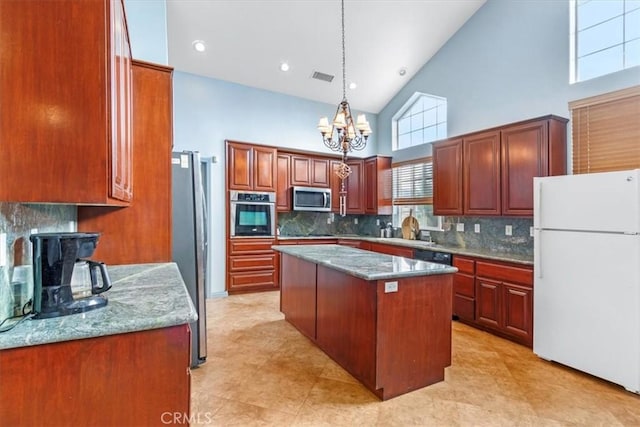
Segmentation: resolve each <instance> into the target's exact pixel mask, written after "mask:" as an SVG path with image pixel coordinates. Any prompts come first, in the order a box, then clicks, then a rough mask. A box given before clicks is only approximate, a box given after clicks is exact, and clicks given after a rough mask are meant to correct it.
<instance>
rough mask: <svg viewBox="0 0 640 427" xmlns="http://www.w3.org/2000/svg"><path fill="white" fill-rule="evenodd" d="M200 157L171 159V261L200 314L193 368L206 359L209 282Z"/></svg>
mask: <svg viewBox="0 0 640 427" xmlns="http://www.w3.org/2000/svg"><path fill="white" fill-rule="evenodd" d="M200 168H201V164H200V154H199V153H198V152H194V151H183V152H174V153H173V154H172V156H171V175H172V190H173V191H172V195H173V239H172V240H173V248H172V258H173V261H174V262H175V263H176V264H177V265H178V268H179V270H180V274H182V278H183V280H184V283H185V284H186V285H187V290H188V291H189V295H190V296H191V299H192V301H193V305H194V306H195V307H196V309H197V311H198V320H197V321H196V322H193V323H191V367H196V366H198V365H199V364H201V363H204V361H205V360H206V358H207V323H206V318H207V314H206V305H205V281H206V259H207V240H206V223H207V214H206V203H205V193H204V191H203V184H202V177H201V170H200Z"/></svg>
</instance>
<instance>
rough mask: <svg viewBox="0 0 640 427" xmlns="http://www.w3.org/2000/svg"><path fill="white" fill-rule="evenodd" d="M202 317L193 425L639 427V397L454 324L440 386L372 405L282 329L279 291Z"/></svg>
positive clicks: (217, 303) (222, 302)
mask: <svg viewBox="0 0 640 427" xmlns="http://www.w3.org/2000/svg"><path fill="white" fill-rule="evenodd" d="M207 310H208V312H207V328H208V358H207V362H206V363H205V364H203V365H202V366H201V367H199V368H197V369H194V370H193V371H192V385H191V388H192V397H191V400H192V414H191V416H192V424H191V425H194V426H195V425H216V426H230V425H239V426H536V427H538V426H592V425H593V426H640V396H637V395H634V394H632V393H629V392H627V391H625V390H624V389H623V388H621V387H618V386H615V385H612V384H610V383H607V382H605V381H602V380H599V379H597V378H594V377H591V376H589V375H586V374H582V373H579V372H577V371H574V370H571V369H569V368H565V367H562V366H560V365H557V364H554V363H550V362H546V361H543V360H541V359H539V358H538V357H536V356H535V355H534V354H533V353H532V351H531V350H530V349H527V348H525V347H523V346H520V345H518V344H514V343H511V342H509V341H506V340H503V339H500V338H497V337H494V336H492V335H490V334H487V333H485V332H482V331H478V330H476V329H474V328H470V327H468V326H466V325H463V324H460V323H458V322H454V323H453V357H452V359H453V361H452V365H451V366H450V367H449V368H447V370H446V374H445V381H444V382H441V383H438V384H434V385H432V386H429V387H426V388H423V389H420V390H417V391H414V392H411V393H408V394H405V395H402V396H399V397H396V398H394V399H391V400H388V401H386V402H381V401H379V400H378V399H377V398H376V397H375V396H374V395H373V394H372V393H370V392H369V391H368V390H367V389H365V388H364V386H362V385H360V383H358V382H357V381H356V380H355V379H354V378H353V377H351V376H350V375H349V374H348V373H346V372H345V371H344V370H343V369H342V368H341V367H340V366H338V365H337V364H336V363H335V362H333V361H332V360H331V359H330V358H329V357H328V356H326V355H325V354H324V353H323V352H322V351H321V350H319V349H318V348H317V347H315V346H314V345H313V344H312V343H311V342H310V341H309V340H307V339H306V338H305V337H303V336H302V335H301V334H300V333H299V332H298V331H297V330H296V329H295V328H294V327H293V326H291V325H290V324H288V323H287V322H286V321H285V320H284V318H283V315H282V313H280V312H279V293H278V292H266V293H256V294H248V295H234V296H230V297H228V298H221V299H213V300H209V301H207Z"/></svg>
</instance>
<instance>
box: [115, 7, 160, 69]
mask: <svg viewBox="0 0 640 427" xmlns="http://www.w3.org/2000/svg"><path fill="white" fill-rule="evenodd" d="M124 8H125V14H126V16H127V29H128V30H129V39H130V40H129V42H130V43H131V54H132V55H133V57H134V58H136V59H141V60H144V61H149V62H155V63H156V64H164V65H166V64H168V57H169V50H168V48H167V3H166V1H165V0H125V1H124Z"/></svg>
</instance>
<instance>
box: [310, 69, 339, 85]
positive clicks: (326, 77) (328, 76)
mask: <svg viewBox="0 0 640 427" xmlns="http://www.w3.org/2000/svg"><path fill="white" fill-rule="evenodd" d="M334 77H335V76H332V75H331V74H325V73H321V72H320V71H314V72H313V74H312V75H311V78H312V79H316V80H322V81H323V82H327V83H331V81H332V80H333V78H334Z"/></svg>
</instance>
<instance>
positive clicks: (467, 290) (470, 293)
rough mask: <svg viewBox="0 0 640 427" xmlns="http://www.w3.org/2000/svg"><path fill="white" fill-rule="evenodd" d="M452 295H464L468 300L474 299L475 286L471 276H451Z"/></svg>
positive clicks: (457, 274) (458, 274)
mask: <svg viewBox="0 0 640 427" xmlns="http://www.w3.org/2000/svg"><path fill="white" fill-rule="evenodd" d="M453 293H454V294H455V295H464V296H466V297H469V298H475V296H476V286H475V279H474V277H473V276H467V275H466V274H460V273H456V274H454V275H453Z"/></svg>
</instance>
